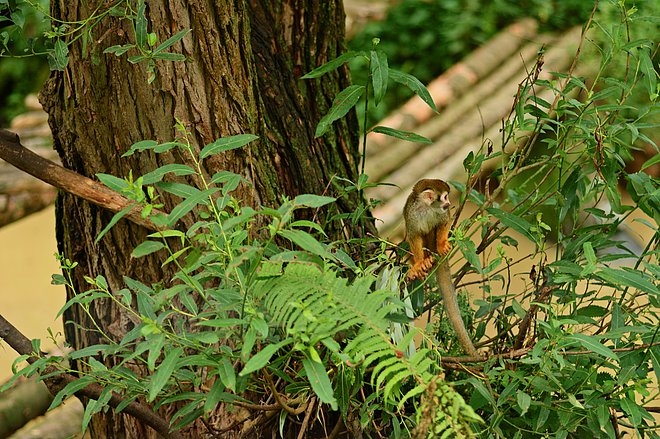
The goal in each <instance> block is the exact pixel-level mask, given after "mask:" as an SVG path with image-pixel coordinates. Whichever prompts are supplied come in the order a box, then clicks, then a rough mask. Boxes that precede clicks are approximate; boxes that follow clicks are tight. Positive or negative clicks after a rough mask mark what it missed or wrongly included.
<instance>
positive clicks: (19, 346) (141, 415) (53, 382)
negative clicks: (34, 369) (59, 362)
mask: <svg viewBox="0 0 660 439" xmlns="http://www.w3.org/2000/svg"><path fill="white" fill-rule="evenodd" d="M0 338H2V339H3V340H4V341H6V342H7V344H8V345H9V346H10V347H11V348H12V349H14V350H15V351H16V352H18V353H19V354H21V355H30V357H29V358H28V359H27V362H28V363H30V364H32V363H34V362H35V361H37V360H38V359H39V357H38V356H35V355H34V352H33V351H32V342H30V340H29V339H28V338H27V337H26V336H24V335H23V334H22V333H21V332H20V331H19V330H18V329H16V328H15V327H14V325H12V324H11V323H9V322H8V321H7V320H6V319H5V318H4V317H3V316H2V315H0ZM56 372H57V370H56V369H55V367H53V366H49V367H47V368H46V370H45V371H44V375H51V376H49V377H48V378H46V379H45V380H44V382H45V383H46V386H48V390H49V391H50V392H51V393H52V394H53V395H57V393H58V392H59V391H60V390H62V389H63V388H64V387H65V386H66V385H67V384H69V383H71V382H74V381H76V380H77V378H76V377H74V376H73V375H70V374H68V373H64V374H54V373H56ZM102 392H103V387H102V386H100V385H98V384H89V385H87V386H86V387H84V388H82V389H81V390H79V391H77V392H76V396H78V397H85V398H90V399H99V397H100V396H101V393H102ZM123 401H124V398H122V397H121V396H119V395H117V394H116V393H113V394H112V397H111V398H110V401H108V405H110V406H111V407H113V408H116V407H117V406H119V404H121V403H122V402H123ZM123 411H124V412H125V413H127V414H129V415H131V416H133V417H134V418H136V419H138V420H140V421H141V422H143V423H144V424H146V425H148V426H149V427H151V428H153V429H154V430H156V431H157V432H158V434H160V435H161V436H163V437H165V438H172V439H180V438H181V439H182V438H183V435H181V433H178V432H170V425H169V423H168V422H167V421H166V420H164V419H163V418H161V417H160V416H158V415H157V414H156V413H154V412H153V411H152V410H151V408H149V407H148V406H146V405H143V404H140V403H138V402H132V403H130V404H129V405H128V406H126V407H125V408H124V409H123Z"/></svg>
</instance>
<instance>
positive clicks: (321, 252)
mask: <svg viewBox="0 0 660 439" xmlns="http://www.w3.org/2000/svg"><path fill="white" fill-rule="evenodd" d="M277 234H278V235H280V236H283V237H284V238H286V239H288V240H289V241H291V242H293V243H294V244H296V245H297V246H298V247H300V248H302V249H303V250H307V251H308V252H310V253H313V254H315V255H318V256H321V257H331V256H332V255H331V254H330V253H328V251H327V250H326V249H325V247H324V246H323V244H321V243H320V242H319V241H318V240H317V239H316V238H314V237H313V236H312V235H310V234H309V233H307V232H305V231H303V230H280V231H279V232H277ZM333 259H334V258H333Z"/></svg>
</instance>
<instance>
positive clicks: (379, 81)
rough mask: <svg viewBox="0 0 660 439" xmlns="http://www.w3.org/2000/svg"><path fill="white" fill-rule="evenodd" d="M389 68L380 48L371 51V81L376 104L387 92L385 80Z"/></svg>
mask: <svg viewBox="0 0 660 439" xmlns="http://www.w3.org/2000/svg"><path fill="white" fill-rule="evenodd" d="M388 75H389V68H388V66H387V55H386V54H385V52H383V51H382V50H372V51H371V82H372V83H373V86H374V98H375V101H376V106H378V104H380V101H382V100H383V97H384V96H385V93H386V92H387V81H388Z"/></svg>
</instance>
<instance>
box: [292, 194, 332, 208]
mask: <svg viewBox="0 0 660 439" xmlns="http://www.w3.org/2000/svg"><path fill="white" fill-rule="evenodd" d="M336 200H337V199H336V198H333V197H324V196H322V195H314V194H303V195H298V196H297V197H296V198H294V199H293V204H295V205H298V206H306V207H312V208H316V207H321V206H325V205H326V204H330V203H332V202H334V201H336Z"/></svg>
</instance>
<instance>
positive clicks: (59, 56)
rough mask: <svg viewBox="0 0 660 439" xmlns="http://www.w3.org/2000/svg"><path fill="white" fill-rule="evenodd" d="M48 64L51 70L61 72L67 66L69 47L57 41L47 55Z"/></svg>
mask: <svg viewBox="0 0 660 439" xmlns="http://www.w3.org/2000/svg"><path fill="white" fill-rule="evenodd" d="M48 64H49V66H50V69H51V70H58V71H60V72H63V71H64V69H66V66H67V65H68V64H69V46H67V44H66V43H65V42H64V41H62V40H60V39H58V40H57V41H56V42H55V47H54V48H53V49H52V50H51V51H50V52H49V53H48Z"/></svg>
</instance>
